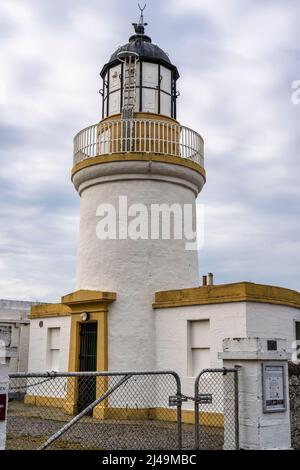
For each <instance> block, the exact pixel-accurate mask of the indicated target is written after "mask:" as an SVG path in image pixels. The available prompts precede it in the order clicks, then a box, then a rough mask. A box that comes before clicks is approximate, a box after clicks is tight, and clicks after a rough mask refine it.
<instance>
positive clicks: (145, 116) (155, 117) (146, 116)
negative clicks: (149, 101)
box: [99, 112, 180, 126]
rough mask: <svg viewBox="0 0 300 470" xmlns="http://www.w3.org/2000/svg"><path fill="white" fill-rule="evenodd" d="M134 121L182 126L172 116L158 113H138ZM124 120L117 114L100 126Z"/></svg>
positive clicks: (106, 119) (105, 119) (104, 120)
mask: <svg viewBox="0 0 300 470" xmlns="http://www.w3.org/2000/svg"><path fill="white" fill-rule="evenodd" d="M133 119H142V120H149V121H159V122H171V123H172V124H177V125H179V126H180V123H179V122H178V121H177V120H176V119H174V118H172V117H170V116H165V115H164V114H156V113H150V112H148V113H146V112H144V113H140V112H136V113H134V116H133ZM121 120H122V115H121V114H120V113H117V114H112V115H111V116H107V117H106V118H104V119H102V120H101V121H100V122H99V124H103V123H105V122H109V121H121Z"/></svg>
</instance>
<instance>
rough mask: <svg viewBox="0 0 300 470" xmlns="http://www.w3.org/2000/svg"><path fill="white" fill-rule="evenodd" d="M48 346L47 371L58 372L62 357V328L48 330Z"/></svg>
mask: <svg viewBox="0 0 300 470" xmlns="http://www.w3.org/2000/svg"><path fill="white" fill-rule="evenodd" d="M47 344H48V350H47V369H48V370H51V371H55V372H58V371H59V356H60V328H48V334H47Z"/></svg>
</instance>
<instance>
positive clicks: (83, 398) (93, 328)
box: [78, 322, 97, 414]
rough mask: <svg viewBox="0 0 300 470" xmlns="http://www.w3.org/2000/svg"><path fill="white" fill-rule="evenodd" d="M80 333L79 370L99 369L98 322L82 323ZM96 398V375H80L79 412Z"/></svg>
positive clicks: (90, 370)
mask: <svg viewBox="0 0 300 470" xmlns="http://www.w3.org/2000/svg"><path fill="white" fill-rule="evenodd" d="M79 335H80V350H79V371H80V372H95V371H96V370H97V322H92V323H81V324H80V331H79ZM95 399H96V377H88V376H86V377H79V379H78V412H79V413H80V412H81V411H82V410H84V409H85V408H86V407H87V406H88V405H90V404H91V403H92V402H93V401H95ZM90 414H92V411H91V413H90Z"/></svg>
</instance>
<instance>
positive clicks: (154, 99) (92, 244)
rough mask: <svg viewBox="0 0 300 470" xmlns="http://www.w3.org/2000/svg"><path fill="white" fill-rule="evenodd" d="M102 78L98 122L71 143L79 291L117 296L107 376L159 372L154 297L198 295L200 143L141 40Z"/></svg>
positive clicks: (156, 58)
mask: <svg viewBox="0 0 300 470" xmlns="http://www.w3.org/2000/svg"><path fill="white" fill-rule="evenodd" d="M133 26H134V30H135V34H133V35H132V36H131V37H130V38H129V42H128V43H127V44H125V45H124V46H122V47H119V48H118V49H117V50H116V51H115V52H114V53H113V54H112V55H111V57H110V60H109V61H108V62H107V63H106V64H105V65H104V67H103V68H102V71H101V73H100V75H101V77H102V80H103V89H102V90H101V95H102V120H101V121H100V122H99V123H97V124H96V125H93V126H90V127H88V128H86V129H84V130H82V131H81V132H79V134H77V136H76V137H75V139H74V165H73V169H72V182H73V184H74V187H75V188H76V190H77V191H78V194H79V196H80V236H79V247H78V264H77V285H76V287H77V290H78V291H101V292H113V293H116V300H115V301H114V302H113V303H111V304H110V306H109V311H108V315H107V326H106V327H107V355H108V357H107V359H108V361H107V364H108V369H109V370H126V369H127V370H154V369H155V368H156V353H155V350H156V347H155V336H156V334H155V311H154V310H153V308H152V304H153V302H154V295H155V292H156V291H161V290H167V289H175V288H176V289H180V288H185V287H196V286H197V285H198V284H199V283H198V258H197V251H196V249H195V247H194V249H189V243H190V242H191V236H190V235H189V234H187V233H186V232H187V231H189V232H190V230H186V228H187V226H188V227H191V223H192V224H193V229H194V230H195V218H196V209H195V199H196V197H197V195H198V194H199V192H200V191H201V189H202V187H203V185H204V182H205V171H204V168H203V166H204V165H203V140H202V138H201V137H200V136H199V134H197V133H196V132H194V131H192V130H191V129H188V128H186V127H183V126H182V125H181V124H179V122H178V121H177V120H176V114H177V98H178V92H177V91H176V83H177V80H178V78H179V73H178V70H177V68H176V66H175V65H173V64H172V62H171V61H170V59H169V56H168V54H166V53H165V52H164V51H163V50H162V49H161V48H160V47H158V46H157V45H154V44H153V43H152V41H151V38H150V37H149V36H148V35H146V34H145V26H146V24H145V23H144V19H143V13H142V14H141V18H140V20H139V23H138V24H136V23H134V24H133Z"/></svg>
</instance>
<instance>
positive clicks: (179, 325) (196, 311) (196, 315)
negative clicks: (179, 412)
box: [155, 302, 246, 408]
mask: <svg viewBox="0 0 300 470" xmlns="http://www.w3.org/2000/svg"><path fill="white" fill-rule="evenodd" d="M155 319H156V320H155V321H156V354H157V368H158V369H162V370H163V369H172V370H175V371H176V372H178V374H179V375H180V377H181V379H182V390H183V393H184V394H186V395H189V396H190V395H191V394H192V395H193V392H194V381H195V377H192V376H189V375H188V370H189V367H188V360H189V349H190V345H189V344H188V338H189V335H188V322H189V321H191V320H209V322H210V323H209V324H210V328H209V330H210V332H209V338H208V343H209V344H210V365H207V367H210V368H218V367H222V361H221V360H220V359H218V353H219V352H220V351H222V341H223V339H224V338H227V337H232V338H234V337H245V336H246V304H245V303H244V302H238V303H227V304H213V305H195V306H190V307H174V308H163V309H157V310H155ZM206 345H207V343H205V347H206ZM199 372H201V371H200V370H199ZM185 407H188V408H191V407H192V405H190V404H189V405H186V406H185Z"/></svg>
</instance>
